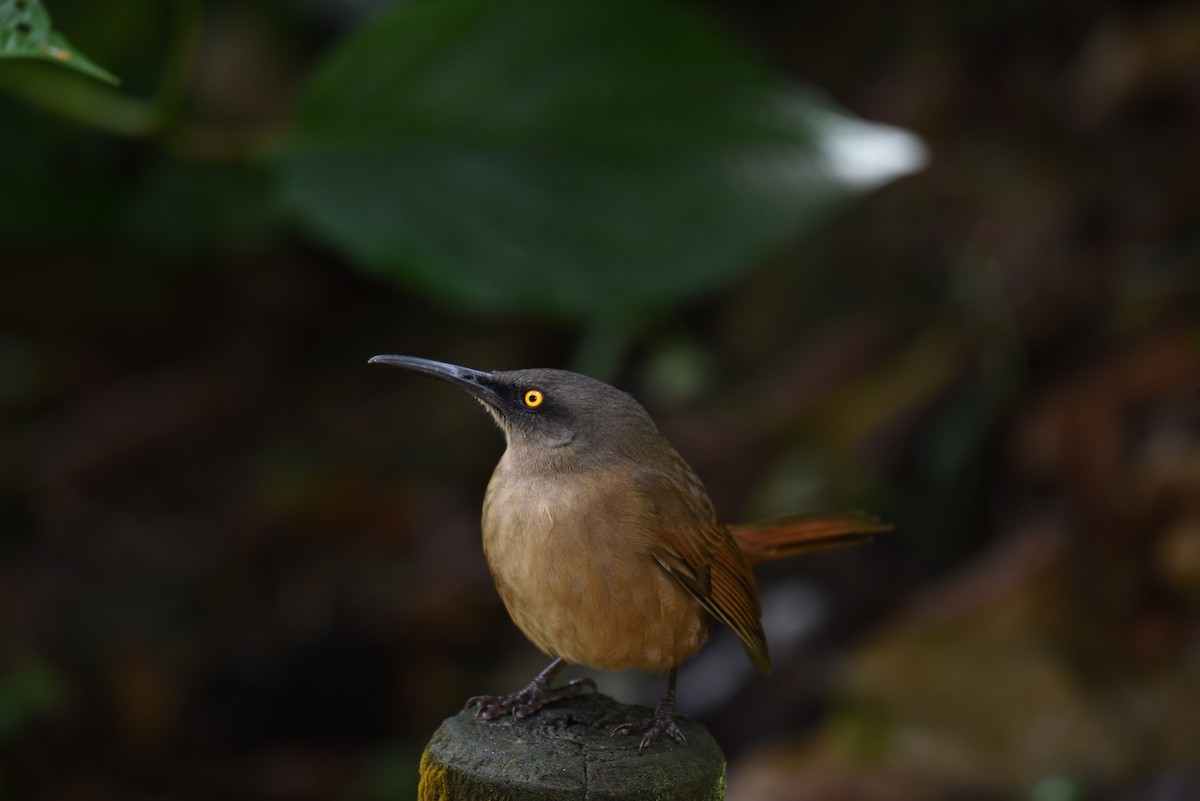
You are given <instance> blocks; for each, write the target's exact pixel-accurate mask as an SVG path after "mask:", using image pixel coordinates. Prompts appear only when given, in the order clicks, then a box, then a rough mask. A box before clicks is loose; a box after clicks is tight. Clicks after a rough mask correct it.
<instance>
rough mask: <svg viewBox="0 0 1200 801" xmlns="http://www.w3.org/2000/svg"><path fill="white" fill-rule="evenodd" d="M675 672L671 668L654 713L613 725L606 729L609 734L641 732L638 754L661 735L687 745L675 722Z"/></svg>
mask: <svg viewBox="0 0 1200 801" xmlns="http://www.w3.org/2000/svg"><path fill="white" fill-rule="evenodd" d="M675 673H676V669H675V668H672V669H671V675H670V676H668V678H667V691H666V692H665V693H664V694H663V697H662V700H661V701H659V702H658V706H656V707H655V708H654V714H653V715H652V716H651V717H650V718H649V719H648V720H643V721H640V722H636V723H621V724H619V725H617V726H613V727H612V728H611V729H609V730H608V733H609V735H613V734H635V733H636V734H641V735H642V742H641V743H640V744H639V745H638V753H639V754H640V753H642V752H643V751H645V750H646V747H647V746H648V745H650V743H652V742H654V741H655V740H657V739H658V738H659V737H662V736H663V735H666V736H667V737H670V738H671V739H672V740H674V741H675V742H677V743H682V744H683V745H687V738H686V737H684V736H683V732H682V731H680V730H679V726H677V725H676V724H675Z"/></svg>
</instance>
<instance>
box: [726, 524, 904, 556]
mask: <svg viewBox="0 0 1200 801" xmlns="http://www.w3.org/2000/svg"><path fill="white" fill-rule="evenodd" d="M728 528H729V533H730V534H732V535H733V539H734V540H735V541H736V542H737V544H738V548H739V549H740V550H741V552H742V553H743V554H744V555H745V557H746V559H747V560H748V561H749V562H750V564H757V563H758V562H766V561H768V560H771V559H783V558H784V557H787V556H796V555H797V554H802V553H808V552H809V551H819V550H822V549H824V548H837V547H840V546H842V545H858V544H860V543H864V542H868V541H869V540H871V539H872V535H873V534H878V533H880V532H883V531H890V530H891V528H892V527H891V526H890V525H888V524H887V523H883V522H880V520H879V518H877V517H875V516H873V515H869V514H866V513H865V512H857V511H854V512H803V513H801V514H795V515H785V516H783V517H772V518H770V519H768V520H760V521H758V522H757V523H740V524H733V525H730V526H728Z"/></svg>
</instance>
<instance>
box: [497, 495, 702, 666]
mask: <svg viewBox="0 0 1200 801" xmlns="http://www.w3.org/2000/svg"><path fill="white" fill-rule="evenodd" d="M573 483H575V484H576V485H577V486H575V487H573V488H570V489H568V488H555V490H554V491H546V490H547V489H549V488H541V489H542V491H533V488H532V487H529V486H528V485H527V484H526V483H525V482H522V484H521V485H517V486H513V485H511V484H508V485H503V484H502V485H500V486H497V482H496V481H495V480H493V483H492V485H490V486H489V488H488V495H487V498H486V499H485V502H484V514H483V544H484V552H485V554H486V555H487V559H488V564H489V566H490V568H491V571H492V577H493V578H494V579H495V582H496V588H497V589H498V590H499V592H500V597H501V599H503V601H504V604H505V606H506V607H507V608H508V612H509V615H511V616H512V619H513V622H515V623H516V624H517V626H518V627H519V628H520V629H521V631H522V632H524V633H525V636H526V637H528V638H529V639H530V640H531V641H532V642H533V643H534V644H535V645H537V646H538V647H539V648H541V649H542V650H543V651H545V652H546V653H547V654H550V655H552V656H561V657H562V658H563V659H565V660H567V661H568V662H572V663H576V664H582V665H588V666H590V667H595V668H600V669H604V670H619V669H625V668H638V669H641V670H648V671H652V672H665V671H667V670H670V669H671V668H672V667H675V666H676V665H678V664H679V663H681V662H682V661H684V660H685V659H687V658H688V657H690V656H692V655H693V654H694V653H696V651H698V650H700V648H701V646H703V645H704V642H705V640H706V639H707V638H708V629H709V618H708V615H707V613H705V612H704V611H703V609H702V608H701V607H700V605H699V604H698V603H697V602H696V601H695V600H694V599H693V598H692V597H691V596H690V595H688V593H687V591H686V590H684V589H683V587H682V585H680V584H679V583H678V582H677V581H676V580H675V579H674V578H672V577H671V576H670V575H668V574H667V572H666V571H665V570H663V569H662V568H661V567H660V566H659V565H658V563H657V562H656V561H655V560H654V558H653V557H652V556H651V555H650V550H649V545H650V543H649V541H648V540H647V535H646V534H645V532H643V531H639V530H636V529H635V528H634V527H632V526H630V525H629V524H627V523H623V522H622V521H621V519H620V518H621V515H617V514H612V513H605V510H604V506H603V505H602V504H601V505H600V506H599V507H598V506H597V504H596V503H595V498H593V497H590V496H589V494H588V491H587V485H586V484H583V483H581V482H573ZM611 511H612V510H609V512H611Z"/></svg>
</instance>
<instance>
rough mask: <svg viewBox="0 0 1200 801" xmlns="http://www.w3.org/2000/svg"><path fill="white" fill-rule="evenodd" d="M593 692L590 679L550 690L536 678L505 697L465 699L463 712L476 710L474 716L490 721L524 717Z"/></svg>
mask: <svg viewBox="0 0 1200 801" xmlns="http://www.w3.org/2000/svg"><path fill="white" fill-rule="evenodd" d="M587 689H591V690H592V692H595V691H596V682H594V681H592V680H591V679H587V678H584V679H574V680H573V681H568V682H567V683H566V684H564V685H563V686H561V687H551V686H550V681H549V680H548V679H545V678H543V677H542V676H538V677H537V678H536V679H534V680H533V681H531V682H529V686H527V687H526V688H525V689H523V690H521V691H519V692H515V693H510V694H509V695H477V696H475V697H474V698H470V699H468V700H467V703H466V706H465V708H466V709H470V708H471V707H479V709H478V710H476V712H475V717H477V718H483V719H484V720H494V719H495V718H502V717H504V716H505V715H512V716H513V717H515V718H527V717H529V716H530V715H532V714H533V713H534V712H537V711H538V710H539V709H541V708H542V707H543V706H545V705H546V704H549V703H551V702H552V701H561V700H562V699H564V698H574V697H575V696H577V695H582V694H583V692H584V690H587Z"/></svg>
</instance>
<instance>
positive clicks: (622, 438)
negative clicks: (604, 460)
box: [478, 369, 659, 456]
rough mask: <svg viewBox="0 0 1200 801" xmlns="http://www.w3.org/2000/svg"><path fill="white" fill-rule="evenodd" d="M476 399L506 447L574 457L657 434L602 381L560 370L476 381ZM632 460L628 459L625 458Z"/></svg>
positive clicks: (617, 449) (631, 405)
mask: <svg viewBox="0 0 1200 801" xmlns="http://www.w3.org/2000/svg"><path fill="white" fill-rule="evenodd" d="M480 383H481V384H483V385H485V386H486V387H488V388H489V389H491V390H492V395H491V396H490V397H488V396H478V397H479V399H480V401H481V402H482V403H483V404H484V406H485V407H487V408H488V410H489V411H490V412H491V413H492V415H493V417H495V418H496V422H497V423H499V424H500V427H501V428H503V429H504V432H505V434H506V436H507V437H508V441H509V445H510V446H516V447H526V448H542V449H553V448H560V447H563V446H569V447H570V449H571V451H572V452H573V453H575V454H576V455H579V456H585V455H588V454H592V453H599V452H605V453H611V452H614V451H615V452H620V451H622V450H628V449H630V448H636V446H637V445H639V444H642V443H645V442H646V440H647V438H653V439H655V440H657V439H658V436H659V435H658V431H657V429H656V428H655V426H654V423H653V422H652V421H651V420H650V416H649V415H648V414H647V413H646V410H645V409H643V408H642V406H641V404H639V403H638V402H637V401H635V400H634V399H633V398H632V397H631V396H629V395H628V394H626V393H624V392H622V391H621V390H619V389H616V388H615V387H611V386H609V385H608V384H605V383H604V382H602V381H597V380H596V379H594V378H589V377H587V376H585V375H580V374H579V373H571V372H567V371H565V370H548V369H531V370H512V371H509V372H496V373H491V374H489V375H487V376H486V377H483V378H481V379H480ZM630 455H632V454H630Z"/></svg>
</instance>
